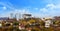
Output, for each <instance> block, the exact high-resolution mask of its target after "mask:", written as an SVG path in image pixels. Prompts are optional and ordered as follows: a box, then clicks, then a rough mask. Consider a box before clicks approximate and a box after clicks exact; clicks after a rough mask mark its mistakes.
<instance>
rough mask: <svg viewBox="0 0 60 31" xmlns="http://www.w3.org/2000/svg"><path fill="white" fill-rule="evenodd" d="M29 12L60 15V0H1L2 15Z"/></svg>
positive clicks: (0, 9) (39, 15) (36, 14)
mask: <svg viewBox="0 0 60 31" xmlns="http://www.w3.org/2000/svg"><path fill="white" fill-rule="evenodd" d="M11 13H21V14H24V13H27V14H32V16H35V17H53V16H60V0H0V17H8V16H10V14H11Z"/></svg>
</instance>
